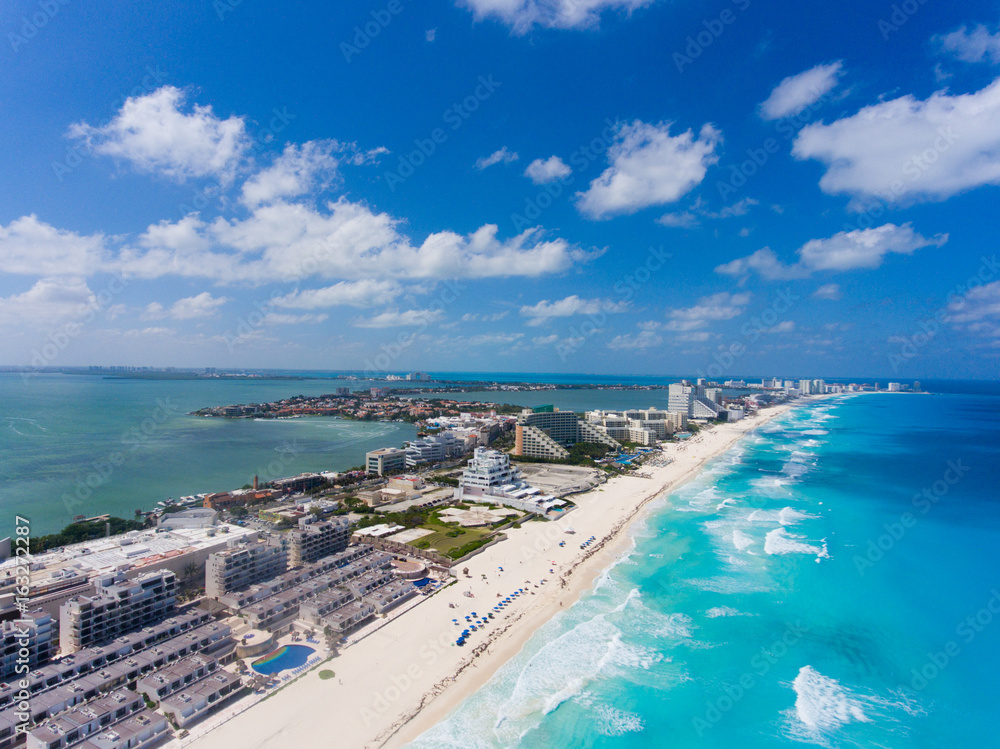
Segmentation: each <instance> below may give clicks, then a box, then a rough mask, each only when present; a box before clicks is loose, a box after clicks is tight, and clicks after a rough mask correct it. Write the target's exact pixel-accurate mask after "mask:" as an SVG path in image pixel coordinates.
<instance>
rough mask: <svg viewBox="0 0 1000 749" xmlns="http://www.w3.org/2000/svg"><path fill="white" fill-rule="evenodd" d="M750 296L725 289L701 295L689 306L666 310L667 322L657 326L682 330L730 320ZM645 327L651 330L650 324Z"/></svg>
mask: <svg viewBox="0 0 1000 749" xmlns="http://www.w3.org/2000/svg"><path fill="white" fill-rule="evenodd" d="M750 298H751V295H750V293H749V292H744V293H740V294H730V293H729V292H726V291H720V292H719V293H718V294H711V295H709V296H703V297H701V298H700V299H699V300H698V302H697V304H695V305H693V306H691V307H680V308H675V309H672V310H670V311H669V312H667V322H665V323H662V324H660V325H658V327H660V328H662V329H663V330H674V331H682V332H683V331H690V330H697V329H699V328H704V327H706V326H708V325H709V324H710V323H713V322H718V321H721V320H731V319H733V318H734V317H737V316H739V315H742V314H743V310H744V309H745V308H746V306H747V304H749V303H750ZM646 329H647V330H651V329H652V326H650V325H647V326H646Z"/></svg>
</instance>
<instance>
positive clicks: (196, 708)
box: [159, 670, 243, 728]
mask: <svg viewBox="0 0 1000 749" xmlns="http://www.w3.org/2000/svg"><path fill="white" fill-rule="evenodd" d="M242 687H243V681H242V679H240V677H239V676H237V675H236V674H233V673H230V672H229V671H222V670H220V671H216V672H215V673H214V674H212V675H211V676H209V677H207V678H204V679H202V680H201V681H197V682H195V683H194V684H192V685H191V686H189V687H185V688H184V689H182V690H181V691H179V692H175V693H174V694H171V695H170V696H169V697H165V698H163V699H162V700H161V701H160V708H159V709H160V710H161V711H162V712H163V713H166V714H169V715H171V716H172V717H173V719H174V722H175V723H176V724H177V725H178V726H179V727H181V728H184V727H185V726H187V725H190V724H191V723H193V722H194V721H196V720H198V719H199V718H201V717H202V716H203V715H205V714H206V713H208V712H209V711H211V710H213V709H214V708H216V707H218V706H219V705H221V704H222V703H223V701H225V700H226V699H228V698H229V697H232V696H233V695H234V694H236V693H237V692H239V691H240V690H241V689H242Z"/></svg>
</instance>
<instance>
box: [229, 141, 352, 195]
mask: <svg viewBox="0 0 1000 749" xmlns="http://www.w3.org/2000/svg"><path fill="white" fill-rule="evenodd" d="M341 148H342V146H341V145H340V144H339V143H337V142H336V141H331V140H326V141H315V140H314V141H309V142H308V143H303V144H302V145H300V146H297V145H295V144H294V143H289V144H288V145H287V146H285V151H284V153H282V154H281V156H279V157H278V158H277V159H275V161H274V163H273V164H272V165H271V166H269V167H268V168H267V169H264V170H262V171H260V172H258V173H257V174H255V175H254V176H253V177H251V178H250V179H248V180H247V181H246V182H244V183H243V195H242V197H241V198H240V200H241V202H242V203H243V204H244V205H247V206H250V207H251V208H252V207H255V206H258V205H260V204H261V203H273V202H274V201H275V200H277V199H278V198H292V197H298V196H299V195H302V194H304V193H306V192H312V191H314V189H315V188H316V187H317V182H319V183H320V189H322V188H323V187H325V186H326V185H327V184H329V182H330V180H332V179H333V178H334V176H335V175H336V173H337V166H338V161H337V158H336V157H335V156H334V155H333V152H334V151H335V150H340V149H341Z"/></svg>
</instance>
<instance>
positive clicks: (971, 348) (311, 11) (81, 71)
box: [0, 0, 1000, 379]
mask: <svg viewBox="0 0 1000 749" xmlns="http://www.w3.org/2000/svg"><path fill="white" fill-rule="evenodd" d="M998 21H1000V6H998V5H997V4H996V3H950V4H945V3H932V2H926V3H923V4H922V3H920V2H919V0H910V2H908V3H889V2H886V3H879V2H871V1H868V2H841V3H836V4H816V5H815V6H811V7H808V8H803V6H801V5H799V4H795V5H793V4H790V3H762V2H759V0H726V1H725V2H714V3H693V2H671V3H666V2H655V1H651V0H546V1H545V2H541V1H536V0H455V2H447V1H446V0H432V1H431V2H424V3H417V2H415V1H414V0H386V1H385V2H383V1H382V0H375V1H374V2H351V1H345V2H340V3H337V4H336V6H335V7H333V8H331V7H329V6H328V5H327V4H319V3H286V4H283V5H282V7H281V9H280V10H273V9H271V8H268V7H265V6H264V5H263V4H260V3H257V2H255V0H243V1H242V2H237V0H217V2H214V3H212V2H201V3H173V2H163V3H160V4H157V5H156V7H143V8H142V10H141V11H140V10H137V9H134V8H120V7H115V8H103V7H102V8H101V9H100V11H98V10H95V9H94V8H91V7H89V6H86V5H85V4H83V3H76V2H73V0H68V1H67V2H60V0H51V1H50V2H38V1H36V2H12V3H8V4H6V5H5V6H4V9H2V10H0V28H2V31H3V39H2V40H0V46H2V50H0V55H2V56H3V57H4V65H3V73H2V75H0V102H2V104H3V105H2V106H0V132H3V134H4V139H3V143H2V144H0V158H2V163H3V168H2V169H0V363H3V364H35V365H36V366H42V365H48V366H68V365H81V364H82V365H85V364H132V365H151V366H168V365H174V366H214V367H281V368H301V369H371V370H375V371H378V370H383V371H387V372H396V371H406V370H411V369H424V370H430V371H435V370H440V371H449V370H450V371H454V370H466V371H468V370H481V371H489V370H502V371H546V372H557V371H563V372H600V373H649V374H655V373H691V374H694V373H700V374H706V375H709V376H713V377H720V378H722V379H726V378H728V377H735V376H739V375H743V374H746V375H750V374H770V373H776V374H787V375H790V376H800V375H801V376H823V375H826V376H852V375H858V376H862V375H879V376H883V377H899V378H901V379H904V378H920V377H985V378H992V377H995V376H996V374H997V372H998V367H997V358H998V354H1000V268H998V267H997V266H996V264H995V263H994V262H993V260H991V258H992V257H994V256H995V255H996V239H997V236H998V228H1000V221H998V216H997V205H998V197H1000V192H998V188H997V185H998V184H1000V67H998V65H1000V33H998V29H1000V27H998Z"/></svg>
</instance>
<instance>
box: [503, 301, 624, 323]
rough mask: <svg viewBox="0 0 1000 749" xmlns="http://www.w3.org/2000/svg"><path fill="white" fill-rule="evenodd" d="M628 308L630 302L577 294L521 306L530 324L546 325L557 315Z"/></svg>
mask: <svg viewBox="0 0 1000 749" xmlns="http://www.w3.org/2000/svg"><path fill="white" fill-rule="evenodd" d="M627 309H628V302H612V301H611V300H609V299H581V298H580V297H578V296H577V295H576V294H573V295H571V296H568V297H566V298H565V299H559V300H557V301H554V302H550V301H549V300H548V299H543V300H542V301H540V302H538V304H532V305H530V306H528V305H525V306H524V307H521V315H523V316H524V317H527V318H528V325H544V324H545V323H547V322H549V321H550V320H552V319H554V318H557V317H572V316H573V315H596V314H599V313H605V314H615V313H618V312H624V311H625V310H627Z"/></svg>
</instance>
